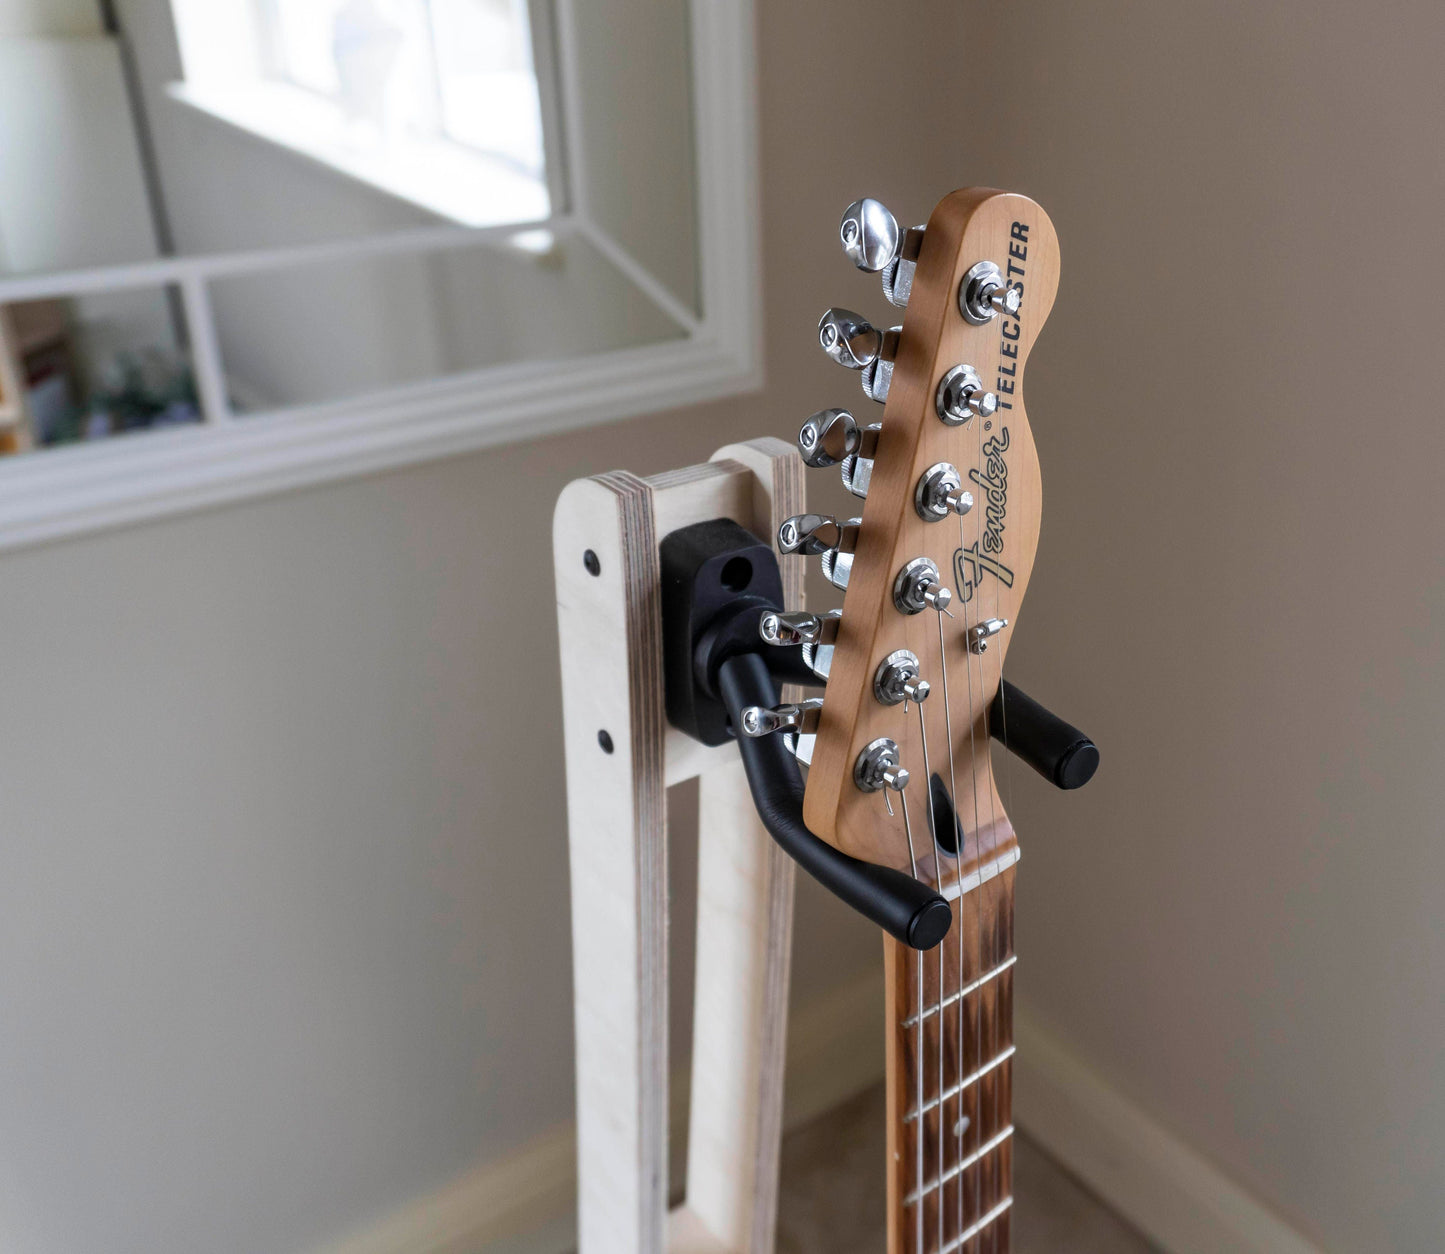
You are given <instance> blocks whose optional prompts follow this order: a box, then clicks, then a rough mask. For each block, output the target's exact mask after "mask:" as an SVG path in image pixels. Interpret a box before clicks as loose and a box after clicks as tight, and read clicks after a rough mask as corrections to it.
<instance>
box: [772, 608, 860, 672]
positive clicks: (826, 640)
mask: <svg viewBox="0 0 1445 1254" xmlns="http://www.w3.org/2000/svg"><path fill="white" fill-rule="evenodd" d="M842 617H843V611H842V610H829V611H828V612H827V613H826V614H824V615H822V616H821V617H820V616H819V615H817V614H809V613H808V612H807V611H806V610H793V611H791V612H789V613H786V614H784V613H768V614H764V615H763V616H762V618H761V619H759V620H758V635H760V636H762V638H763V639H764V640H766V641H767V642H768V643H769V644H776V645H794V644H800V645H802V646H803V664H804V665H805V666H807V667H808V669H809V670H811V671H812V672H813V674H815V675H816V676H817V677H818V678H819V679H821V680H823V681H824V682H827V679H828V674H829V672H830V671H831V670H832V669H833V645H834V643H835V642H836V641H837V639H838V623H839V622H840V621H841V619H842Z"/></svg>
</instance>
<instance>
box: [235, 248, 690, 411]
mask: <svg viewBox="0 0 1445 1254" xmlns="http://www.w3.org/2000/svg"><path fill="white" fill-rule="evenodd" d="M529 235H530V236H533V237H536V238H535V239H528V240H527V241H526V242H527V243H529V244H533V245H535V247H536V248H537V249H538V250H539V251H537V252H528V251H525V250H524V249H523V248H520V247H519V248H516V249H500V248H497V247H496V246H488V247H473V248H463V249H447V250H443V251H437V252H431V253H425V254H420V255H417V254H412V255H394V256H382V257H353V258H349V259H347V260H344V261H327V262H319V263H316V264H313V265H306V266H295V267H292V268H290V269H288V270H285V271H275V272H271V273H265V274H248V275H237V276H232V277H227V278H220V279H217V280H215V281H214V282H213V283H212V284H211V286H210V290H211V303H212V307H213V308H214V310H215V314H216V324H217V332H218V335H219V339H220V345H221V356H222V358H223V359H224V361H225V366H226V379H227V385H228V387H229V389H230V395H231V399H232V402H233V404H236V405H237V408H238V409H240V410H248V411H254V410H257V409H270V408H278V407H283V406H289V405H303V404H309V403H314V402H320V401H332V400H339V399H342V398H345V397H353V396H364V395H365V394H366V393H368V392H375V391H379V390H383V389H386V388H392V387H396V386H398V385H400V384H406V383H413V382H418V381H420V380H424V379H430V378H438V377H442V376H445V375H449V374H454V373H457V372H463V371H472V370H479V369H482V368H484V367H487V366H498V365H503V364H506V363H508V362H518V361H527V360H537V359H539V358H543V359H545V358H552V359H556V360H562V359H564V358H567V357H571V356H575V355H578V354H583V353H602V352H607V351H609V350H613V349H624V348H629V347H633V346H636V345H640V344H655V343H658V342H661V341H666V340H674V339H677V338H679V337H680V336H681V335H682V331H681V330H680V329H679V328H678V326H677V325H676V324H675V323H674V322H673V321H672V320H671V319H670V318H668V317H667V315H666V314H664V313H662V311H660V310H659V309H658V308H657V306H655V305H654V304H653V303H652V302H651V300H649V299H648V298H647V297H646V296H644V295H643V294H642V293H641V292H639V291H638V290H637V289H636V288H635V287H633V286H632V284H631V282H630V281H629V280H628V279H627V278H626V277H625V276H624V275H622V274H621V273H620V272H619V271H617V270H616V269H615V268H614V267H613V266H612V264H611V262H609V261H608V260H607V259H606V258H605V257H603V256H602V255H601V254H600V253H599V252H597V251H596V249H594V248H593V247H592V246H591V245H590V244H589V243H588V242H587V241H586V240H585V239H584V238H582V237H581V236H570V237H567V238H564V239H561V240H558V241H555V243H553V242H552V241H551V239H550V233H549V232H540V231H539V232H531V233H529ZM298 346H304V349H303V350H301V351H298Z"/></svg>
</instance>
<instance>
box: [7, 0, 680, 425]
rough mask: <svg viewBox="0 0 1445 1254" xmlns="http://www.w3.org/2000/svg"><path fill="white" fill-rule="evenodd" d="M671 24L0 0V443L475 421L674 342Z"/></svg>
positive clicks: (448, 11) (516, 13)
mask: <svg viewBox="0 0 1445 1254" xmlns="http://www.w3.org/2000/svg"><path fill="white" fill-rule="evenodd" d="M696 33H697V32H696V31H695V29H694V18H693V17H692V16H691V15H690V14H689V11H688V6H687V3H686V0H660V2H659V0H587V3H577V4H572V3H568V0H0V453H18V452H24V451H27V450H38V449H47V448H52V447H55V446H61V445H75V444H86V443H93V442H95V441H98V440H110V439H113V438H114V437H116V436H120V435H126V436H129V435H132V434H134V433H138V432H149V433H152V434H153V435H154V434H155V433H161V432H165V431H167V430H172V429H174V428H178V427H193V426H196V425H201V426H205V427H208V428H217V429H219V428H225V427H230V426H240V425H245V424H248V423H257V422H267V421H284V420H287V419H290V418H296V417H298V416H305V415H308V414H318V413H337V412H340V411H341V410H342V409H344V408H345V407H346V406H348V405H355V404H357V403H360V402H362V401H365V402H366V403H368V404H372V405H376V404H393V405H397V406H400V405H403V404H404V403H405V402H406V400H407V398H408V397H410V396H413V395H420V394H421V393H419V392H418V391H417V389H421V388H428V387H429V388H431V389H433V390H435V388H436V387H437V385H438V384H439V383H441V384H447V385H448V386H451V385H454V386H455V388H456V394H457V404H458V406H460V405H462V404H470V405H471V406H472V407H473V408H474V409H475V408H477V407H478V406H479V405H484V404H485V390H486V387H487V379H488V378H490V377H491V376H489V375H488V373H487V372H489V371H491V372H494V371H497V370H499V369H503V368H506V367H520V366H522V365H523V364H525V363H543V362H554V363H555V362H568V361H573V360H575V359H578V358H582V359H589V358H597V359H599V360H600V358H601V357H602V356H603V355H607V354H615V353H618V352H622V351H625V350H629V349H636V348H641V347H647V346H658V345H668V344H676V343H678V342H680V341H685V340H687V339H688V338H689V337H696V336H697V333H698V331H699V328H700V326H701V325H702V324H701V315H702V304H703V301H702V285H703V280H702V271H703V266H702V264H701V262H700V260H699V255H698V245H699V238H700V235H699V229H698V216H699V208H698V196H699V192H698V187H697V178H696V172H697V169H698V153H697V151H696V143H695V137H696V134H697V126H696V124H695V122H696V114H695V110H694V106H695V100H694V89H695V84H694V82H693V77H692V73H691V69H690V67H691V65H692V57H691V55H690V48H691V40H692V39H693V37H694V35H695V34H696ZM619 45H621V46H622V47H623V48H624V49H625V54H624V55H617V53H616V50H617V49H618V47H619ZM619 67H625V73H624V72H622V71H621V70H620V69H619ZM619 137H625V142H619ZM448 381H450V383H448ZM468 389H470V391H469V398H468V396H467V395H466V394H467V393H468ZM430 394H431V393H430V392H429V393H428V395H430Z"/></svg>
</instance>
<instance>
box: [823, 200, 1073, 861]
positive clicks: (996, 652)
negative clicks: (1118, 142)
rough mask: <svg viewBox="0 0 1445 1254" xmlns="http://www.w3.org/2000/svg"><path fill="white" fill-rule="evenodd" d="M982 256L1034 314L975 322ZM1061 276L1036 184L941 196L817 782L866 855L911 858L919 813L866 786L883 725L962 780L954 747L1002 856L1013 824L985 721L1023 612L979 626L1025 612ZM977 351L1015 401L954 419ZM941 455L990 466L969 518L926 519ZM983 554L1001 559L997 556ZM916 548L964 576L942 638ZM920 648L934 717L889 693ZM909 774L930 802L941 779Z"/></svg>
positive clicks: (827, 833) (887, 410)
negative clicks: (1029, 397)
mask: <svg viewBox="0 0 1445 1254" xmlns="http://www.w3.org/2000/svg"><path fill="white" fill-rule="evenodd" d="M1011 248H1012V250H1013V251H1012V254H1011V251H1010V250H1011ZM1020 253H1022V254H1023V255H1022V256H1020V255H1019V254H1020ZM980 260H989V261H993V262H995V263H996V264H997V265H998V266H999V267H1000V269H1001V270H1004V271H1005V272H1006V274H1007V273H1008V272H1009V267H1010V265H1012V266H1013V269H1014V270H1015V271H1020V272H1021V273H1018V274H1016V275H1014V276H1013V281H1016V282H1021V283H1022V284H1023V289H1024V290H1023V305H1022V309H1021V311H1020V314H1019V316H1018V318H1017V319H1013V318H1008V317H999V318H995V319H994V320H993V321H991V322H988V323H985V324H984V325H983V326H973V325H971V324H970V323H968V322H967V321H966V320H965V319H964V317H963V316H962V314H961V313H960V312H959V309H958V304H957V292H958V287H959V283H960V280H961V279H962V277H963V275H964V273H965V272H966V271H967V270H968V269H969V268H970V267H971V266H972V265H973V264H974V263H975V262H977V261H980ZM1057 288H1058V246H1057V240H1056V238H1055V235H1054V230H1053V226H1052V224H1051V223H1050V222H1049V219H1048V216H1047V215H1046V214H1045V213H1044V212H1043V210H1042V209H1040V208H1039V206H1038V205H1036V204H1035V203H1034V202H1033V201H1031V200H1029V199H1028V198H1027V197H1024V196H1017V195H1012V194H1008V193H1003V192H995V191H992V190H989V189H971V190H966V191H959V192H954V193H952V194H951V195H949V196H947V197H945V198H944V199H943V200H942V201H941V202H940V203H939V205H938V208H937V209H935V210H934V213H933V216H932V217H931V218H930V219H929V222H928V227H927V231H926V234H925V236H924V240H923V246H922V252H921V254H920V256H919V261H918V268H917V272H916V274H915V278H914V283H913V294H912V297H911V299H910V301H909V305H908V309H907V312H906V314H905V317H904V321H903V333H902V337H901V340H900V343H899V348H898V356H897V360H896V363H895V366H894V371H893V380H892V386H891V388H890V391H889V397H888V403H887V405H886V406H885V407H884V412H883V427H882V432H881V434H880V436H879V440H878V454H877V459H876V461H875V464H874V468H873V476H872V483H871V486H870V489H869V492H868V497H867V500H866V501H865V503H864V508H863V522H862V526H861V528H860V529H859V534H858V544H857V550H856V553H855V556H854V559H853V567H852V574H851V578H850V582H849V586H848V589H847V592H846V593H845V595H844V599H843V619H842V624H841V627H840V630H839V634H838V642H837V647H836V649H835V650H834V654H833V668H832V673H831V675H830V677H829V680H828V689H827V694H826V702H825V704H824V707H823V712H822V720H821V724H820V727H819V731H818V738H817V743H816V746H815V749H814V754H813V764H812V768H811V770H810V772H809V776H808V786H807V792H806V795H805V797H804V814H805V817H806V819H807V822H808V826H809V827H810V828H811V829H812V830H813V831H814V832H816V833H817V834H818V835H819V836H821V837H822V838H823V839H825V840H827V841H830V842H831V843H832V844H834V845H836V846H837V847H838V848H840V849H842V850H843V851H844V852H846V853H850V854H852V855H854V856H855V857H860V858H864V859H866V860H867V861H870V862H879V863H884V864H887V865H890V866H895V867H903V868H907V867H908V866H909V865H910V858H909V850H908V845H907V841H906V839H905V833H904V829H903V825H902V823H901V821H899V820H898V819H892V820H890V819H889V817H888V816H887V814H886V811H885V810H884V807H883V802H882V800H881V798H880V797H879V796H878V795H877V794H871V795H870V794H865V793H861V792H859V790H858V789H857V788H856V787H855V786H854V784H853V782H852V772H853V764H854V762H855V761H856V759H857V756H858V753H859V751H860V750H861V749H862V748H863V747H864V746H865V745H867V744H868V743H869V742H870V741H872V740H873V739H875V738H877V737H880V736H888V737H890V738H892V739H893V740H895V741H896V742H897V743H898V745H899V747H900V750H901V756H902V759H903V764H904V765H905V766H906V767H908V768H909V770H910V771H912V772H914V773H915V777H926V776H925V772H924V769H923V768H924V758H925V747H926V752H927V758H928V765H929V767H930V768H931V770H932V771H934V772H939V773H941V774H942V776H943V778H944V779H945V781H947V780H949V779H950V775H949V773H948V767H949V765H950V763H951V764H952V778H953V779H954V780H956V789H952V791H954V794H955V796H956V801H957V805H958V809H959V812H960V815H961V816H963V817H964V821H965V825H966V826H968V827H970V828H978V829H982V830H983V832H984V839H983V841H982V844H981V849H982V852H983V853H984V854H985V855H986V856H990V857H991V856H993V855H994V854H995V853H996V852H997V851H998V850H999V849H1002V848H1004V847H1006V846H1007V845H1008V844H1009V843H1010V842H1011V841H1012V838H1013V837H1012V830H1011V829H1010V828H1009V826H1008V822H1007V818H1006V816H1005V815H1004V813H1003V806H1002V804H1001V802H1000V800H999V797H998V794H997V790H996V789H995V786H994V781H993V772H992V767H991V763H990V760H989V753H988V732H987V726H986V723H985V714H986V711H987V709H988V705H989V702H990V700H991V699H992V697H993V695H994V693H995V692H996V691H997V689H998V683H999V673H1000V669H1001V667H1002V664H1003V658H1004V655H1005V653H1006V652H1007V649H1008V642H1009V640H1010V638H1011V636H1012V626H1010V627H1009V628H1008V629H1006V630H1004V631H1003V632H1002V634H1001V635H999V636H996V637H995V638H994V639H993V640H992V641H991V642H990V644H989V648H988V651H987V652H986V653H984V654H983V655H982V656H981V657H979V656H975V655H973V654H970V653H968V652H967V651H966V650H965V648H964V644H963V634H964V632H965V631H966V630H967V628H968V627H970V626H972V625H973V624H975V623H978V622H980V621H982V620H985V619H988V618H993V617H998V618H1007V619H1008V620H1009V621H1010V623H1011V624H1012V622H1013V621H1014V620H1015V619H1016V617H1017V613H1018V606H1019V602H1020V601H1021V600H1022V597H1023V594H1024V590H1025V588H1026V587H1027V584H1028V577H1029V572H1030V570H1031V569H1032V566H1033V557H1034V550H1035V548H1036V547H1037V544H1038V533H1039V519H1040V495H1039V466H1038V457H1037V454H1036V452H1035V449H1034V442H1033V436H1032V434H1031V432H1030V430H1029V425H1028V419H1027V416H1026V414H1025V412H1024V406H1023V392H1022V381H1023V373H1024V364H1025V362H1026V360H1027V358H1028V354H1029V351H1030V349H1031V348H1032V347H1033V344H1034V340H1035V339H1036V337H1037V336H1038V333H1039V330H1040V328H1041V327H1042V325H1043V322H1044V319H1045V318H1046V317H1047V315H1048V312H1049V309H1050V307H1051V306H1052V304H1053V300H1054V295H1055V292H1056V291H1057ZM1015 353H1016V356H1014V355H1011V354H1015ZM960 363H967V364H969V365H972V366H973V367H974V368H975V369H976V370H977V371H978V373H979V375H980V377H981V379H982V381H983V384H984V386H985V387H986V388H988V389H990V390H994V391H996V392H997V393H998V396H999V401H1000V408H999V411H998V413H997V414H996V415H995V416H994V417H993V418H992V419H988V420H984V419H980V418H973V419H972V420H971V421H970V422H968V423H967V424H965V425H964V426H961V427H949V426H946V425H945V424H944V423H943V422H941V421H940V420H939V418H938V416H937V413H936V410H935V402H934V397H935V393H936V390H937V387H938V384H939V381H940V380H941V379H942V377H943V376H944V374H946V373H947V371H948V370H949V369H950V368H951V367H953V366H955V365H957V364H960ZM937 462H949V463H951V464H953V465H954V466H956V467H957V468H958V469H959V470H960V471H961V472H963V473H964V474H965V476H971V477H973V478H974V479H975V482H974V483H972V485H971V489H972V491H973V493H974V496H975V498H976V502H977V503H976V504H975V506H974V509H973V511H972V512H971V513H970V514H968V515H967V516H966V517H965V518H964V519H962V520H961V522H960V520H958V519H956V518H948V519H945V520H944V521H941V522H924V521H923V520H922V519H920V518H919V516H918V514H917V513H916V512H915V509H914V488H915V486H916V484H917V483H918V480H919V478H920V476H921V475H922V474H923V472H924V471H925V470H926V469H927V468H928V467H929V466H931V465H933V464H934V463H937ZM975 554H979V555H981V556H982V557H983V558H984V559H985V560H984V562H983V563H982V565H981V566H980V565H979V563H978V562H977V560H976V557H975ZM915 557H930V558H932V559H933V560H934V561H935V562H936V563H937V565H938V567H939V569H940V571H941V572H945V573H946V579H947V582H948V584H949V586H950V587H951V589H952V590H953V592H954V602H953V605H952V607H951V610H952V613H953V614H954V616H955V617H954V618H952V619H949V618H944V619H943V620H942V623H943V627H944V639H943V642H942V645H941V644H940V639H939V632H938V627H939V619H938V616H937V614H936V613H935V612H934V611H932V610H925V611H924V612H923V613H922V614H917V615H912V616H908V615H904V614H902V613H900V612H899V611H898V610H897V609H896V608H895V606H894V603H893V595H892V588H893V581H894V577H895V576H896V574H897V572H898V571H899V570H900V569H901V568H902V567H903V566H904V565H905V564H906V563H907V562H908V561H909V560H911V559H912V558H915ZM902 648H907V649H911V650H912V651H913V652H914V653H916V654H917V655H918V657H919V659H920V660H921V662H922V670H923V674H924V677H925V678H927V679H928V680H929V681H930V683H932V684H933V685H934V695H932V696H931V697H930V698H929V700H928V702H927V703H926V705H925V707H924V708H925V714H926V724H927V730H926V734H925V733H924V732H921V731H920V728H919V722H918V719H917V717H916V713H915V712H912V711H910V712H905V711H904V710H903V708H902V707H901V706H892V707H889V706H883V705H881V704H879V703H878V701H877V700H875V698H874V696H873V691H872V684H873V675H874V673H875V671H876V669H877V667H878V664H879V663H880V662H881V661H882V660H883V658H885V657H886V656H887V655H888V654H889V653H891V652H892V651H893V650H895V649H902ZM945 680H946V683H947V687H948V694H947V696H948V706H949V708H950V710H951V715H952V717H951V718H950V719H948V720H945V717H944V716H945V701H944V692H943V686H944V684H943V682H941V681H945ZM909 791H910V794H911V800H912V809H913V811H914V818H915V819H919V818H920V812H921V811H923V810H924V808H925V800H926V798H925V793H926V790H925V789H923V788H921V787H919V788H911V789H910V790H909ZM900 818H901V816H900ZM915 826H917V824H915ZM918 843H919V850H920V853H919V855H918V861H919V864H920V865H919V869H920V872H923V873H927V872H928V871H929V870H930V869H931V855H930V854H929V852H928V850H927V848H926V846H927V843H928V842H927V841H920V842H918ZM925 864H926V865H925Z"/></svg>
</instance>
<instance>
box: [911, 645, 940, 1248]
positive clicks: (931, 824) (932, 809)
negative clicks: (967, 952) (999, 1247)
mask: <svg viewBox="0 0 1445 1254" xmlns="http://www.w3.org/2000/svg"><path fill="white" fill-rule="evenodd" d="M939 621H940V622H942V621H943V620H942V617H940V618H939ZM914 704H915V705H916V706H917V707H918V739H919V740H920V741H921V742H922V745H923V778H924V781H925V783H926V785H927V788H928V828H929V831H930V832H931V833H932V835H933V848H934V853H933V865H934V878H935V879H937V880H938V882H939V886H940V887H942V884H943V876H942V874H941V869H942V863H941V862H940V861H939V855H938V812H937V808H936V805H935V803H934V800H933V770H932V768H931V767H930V766H929V763H928V724H927V722H926V721H925V720H924V716H923V702H922V701H915V702H914ZM918 960H919V962H920V963H921V962H922V961H923V954H922V952H921V951H920V952H919V955H918ZM938 1004H939V1005H940V1006H941V1005H942V1004H943V950H942V948H941V947H940V948H939V951H938ZM922 1009H923V1007H922V1005H921V1004H920V1006H919V1011H920V1013H921V1012H922ZM927 1031H928V1024H927V1023H926V1022H925V1021H924V1020H923V1019H920V1020H919V1021H918V1039H919V1041H920V1042H921V1041H922V1040H923V1037H924V1035H925V1034H926V1033H927ZM938 1092H939V1094H940V1102H941V1100H942V1096H941V1095H942V1093H943V1033H942V1031H941V1030H940V1032H939V1034H938ZM920 1109H921V1108H920ZM919 1118H920V1122H922V1116H921V1115H920V1117H919ZM938 1161H939V1164H940V1166H939V1172H940V1173H941V1172H942V1170H943V1168H942V1165H941V1164H942V1163H943V1111H942V1110H941V1109H940V1111H939V1115H938ZM939 1201H940V1205H939V1207H938V1248H939V1249H942V1248H943V1206H942V1204H941V1203H942V1194H941V1193H940V1194H939ZM918 1209H919V1213H920V1214H921V1213H922V1211H923V1199H922V1198H920V1199H919V1201H918Z"/></svg>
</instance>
